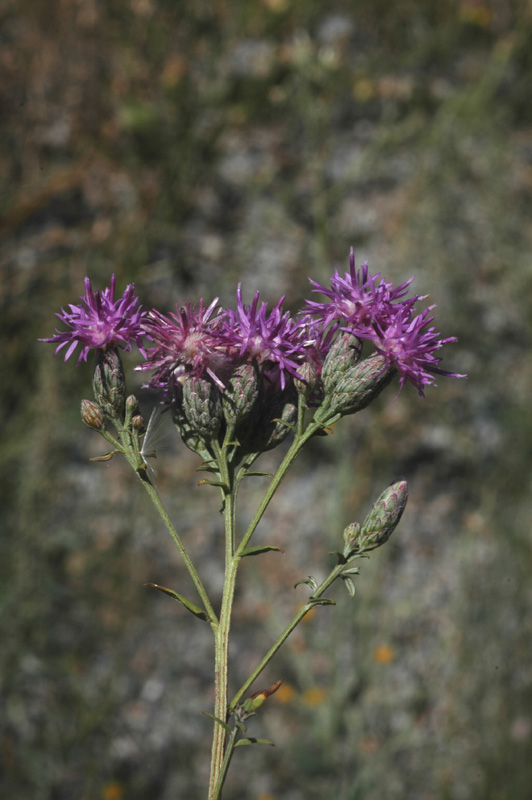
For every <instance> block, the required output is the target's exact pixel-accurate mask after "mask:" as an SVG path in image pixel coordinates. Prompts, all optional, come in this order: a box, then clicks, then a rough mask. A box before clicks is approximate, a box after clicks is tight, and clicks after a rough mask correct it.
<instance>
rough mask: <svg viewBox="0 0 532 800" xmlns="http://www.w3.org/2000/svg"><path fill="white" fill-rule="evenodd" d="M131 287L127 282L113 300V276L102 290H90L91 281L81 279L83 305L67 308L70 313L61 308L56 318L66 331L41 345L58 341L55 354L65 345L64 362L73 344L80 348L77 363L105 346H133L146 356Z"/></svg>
mask: <svg viewBox="0 0 532 800" xmlns="http://www.w3.org/2000/svg"><path fill="white" fill-rule="evenodd" d="M134 290H135V285H134V284H133V283H131V284H130V285H129V286H127V287H126V290H125V292H124V294H123V295H122V297H121V298H120V299H119V300H115V299H114V294H115V276H114V275H113V276H112V277H111V285H110V287H109V288H108V289H104V290H103V291H98V290H96V291H93V290H92V286H91V282H90V280H89V279H88V278H85V297H81V301H82V303H83V304H84V305H79V306H75V305H69V309H70V310H65V309H64V308H62V309H61V311H60V312H59V313H57V314H56V317H59V319H60V320H61V322H63V323H64V324H65V325H67V326H68V327H69V328H70V330H67V331H58V330H57V329H56V332H55V333H56V335H55V336H52V337H50V338H49V339H40V341H41V342H53V343H55V342H59V344H58V347H57V349H56V351H55V352H56V353H58V352H59V351H60V350H62V349H63V347H65V345H67V344H68V345H69V347H68V348H67V351H66V353H65V361H67V359H69V358H70V356H71V355H72V353H73V352H74V350H75V349H76V347H77V345H78V344H80V345H81V352H80V354H79V358H78V364H79V363H80V362H81V361H82V360H83V361H86V360H87V356H88V354H89V351H90V350H93V349H97V350H106V349H107V348H109V347H121V348H122V349H124V350H131V346H132V343H134V344H136V345H137V347H138V348H139V350H140V352H141V353H142V355H144V356H145V355H146V354H145V352H144V349H143V345H142V337H143V336H145V335H146V334H145V332H144V329H143V326H142V322H143V318H144V317H145V315H146V312H145V311H141V306H138V305H137V304H138V302H139V299H138V297H134V295H133V292H134Z"/></svg>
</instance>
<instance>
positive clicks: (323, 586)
mask: <svg viewBox="0 0 532 800" xmlns="http://www.w3.org/2000/svg"><path fill="white" fill-rule="evenodd" d="M343 569H345V564H337V565H336V566H335V567H333V569H332V570H331V571H330V573H329V575H328V576H327V577H326V578H325V580H324V581H322V582H321V583H320V585H319V586H318V588H317V589H316V591H315V592H314V593H313V594H312V595H311V597H309V598H308V600H307V601H306V603H304V604H303V605H302V606H301V608H300V609H299V611H298V612H297V613H296V614H294V616H293V618H292V619H291V620H290V622H289V623H288V625H287V626H286V628H285V629H284V631H283V632H282V633H281V635H280V636H279V638H278V639H277V641H276V642H275V643H274V644H273V645H272V647H271V648H270V649H269V650H268V652H267V653H266V655H265V656H264V658H263V659H262V660H261V661H260V663H259V664H258V665H257V666H256V667H255V669H254V670H253V672H252V673H251V675H250V676H249V678H248V679H247V680H246V681H245V683H243V684H242V686H241V687H240V689H239V690H238V692H237V693H236V694H235V696H234V697H233V699H232V700H231V703H230V704H229V713H232V712H233V711H234V710H235V708H236V706H237V704H238V703H239V702H240V700H241V699H242V697H243V696H244V695H245V694H246V692H247V691H248V689H249V688H250V686H251V685H252V684H253V683H254V682H255V681H256V679H257V678H258V677H259V675H260V674H261V672H262V671H263V670H264V669H265V667H266V666H267V665H268V664H269V663H270V661H271V660H272V658H273V657H274V655H275V654H276V653H277V651H278V650H279V649H280V648H281V647H282V645H283V644H284V643H285V641H286V640H287V639H288V637H289V636H290V634H291V633H292V631H293V630H294V628H296V627H297V625H299V623H300V622H301V620H302V619H303V617H304V616H305V614H307V613H308V612H309V611H310V610H311V609H312V608H313V606H314V605H315V603H313V602H312V601H313V600H317V599H318V598H320V597H322V595H323V594H324V593H325V592H326V591H327V589H328V588H329V586H330V585H331V584H332V583H333V582H334V581H335V580H336V578H338V576H339V575H340V574H341V572H342V570H343Z"/></svg>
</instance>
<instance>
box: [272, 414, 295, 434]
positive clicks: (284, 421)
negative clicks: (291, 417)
mask: <svg viewBox="0 0 532 800" xmlns="http://www.w3.org/2000/svg"><path fill="white" fill-rule="evenodd" d="M272 422H280V423H281V425H285V426H286V427H287V428H290V430H291V431H292V433H295V435H296V436H297V430H296V428H295V427H294V426H293V425H291V424H290V423H289V422H287V421H286V420H285V419H281V418H280V417H275V418H274V419H272Z"/></svg>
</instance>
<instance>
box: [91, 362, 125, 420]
mask: <svg viewBox="0 0 532 800" xmlns="http://www.w3.org/2000/svg"><path fill="white" fill-rule="evenodd" d="M92 388H93V390H94V397H95V399H96V402H97V403H98V405H99V406H100V408H101V409H102V411H103V412H104V414H105V415H106V416H108V417H110V418H111V419H116V418H117V417H118V418H120V419H123V417H124V403H125V400H126V376H125V375H124V368H123V366H122V361H121V359H120V356H119V354H118V350H117V349H116V348H115V347H108V348H107V350H96V360H95V363H94V374H93V377H92Z"/></svg>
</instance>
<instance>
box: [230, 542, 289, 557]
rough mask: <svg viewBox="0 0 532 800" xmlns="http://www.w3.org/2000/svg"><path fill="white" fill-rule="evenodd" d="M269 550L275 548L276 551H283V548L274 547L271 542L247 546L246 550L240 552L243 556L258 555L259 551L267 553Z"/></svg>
mask: <svg viewBox="0 0 532 800" xmlns="http://www.w3.org/2000/svg"><path fill="white" fill-rule="evenodd" d="M271 550H275V551H277V552H278V553H284V550H281V548H280V547H275V545H273V544H264V545H258V546H257V547H248V549H247V550H244V552H243V553H240V555H241V557H242V558H244V556H259V555H260V554H261V553H269V552H270V551H271Z"/></svg>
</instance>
